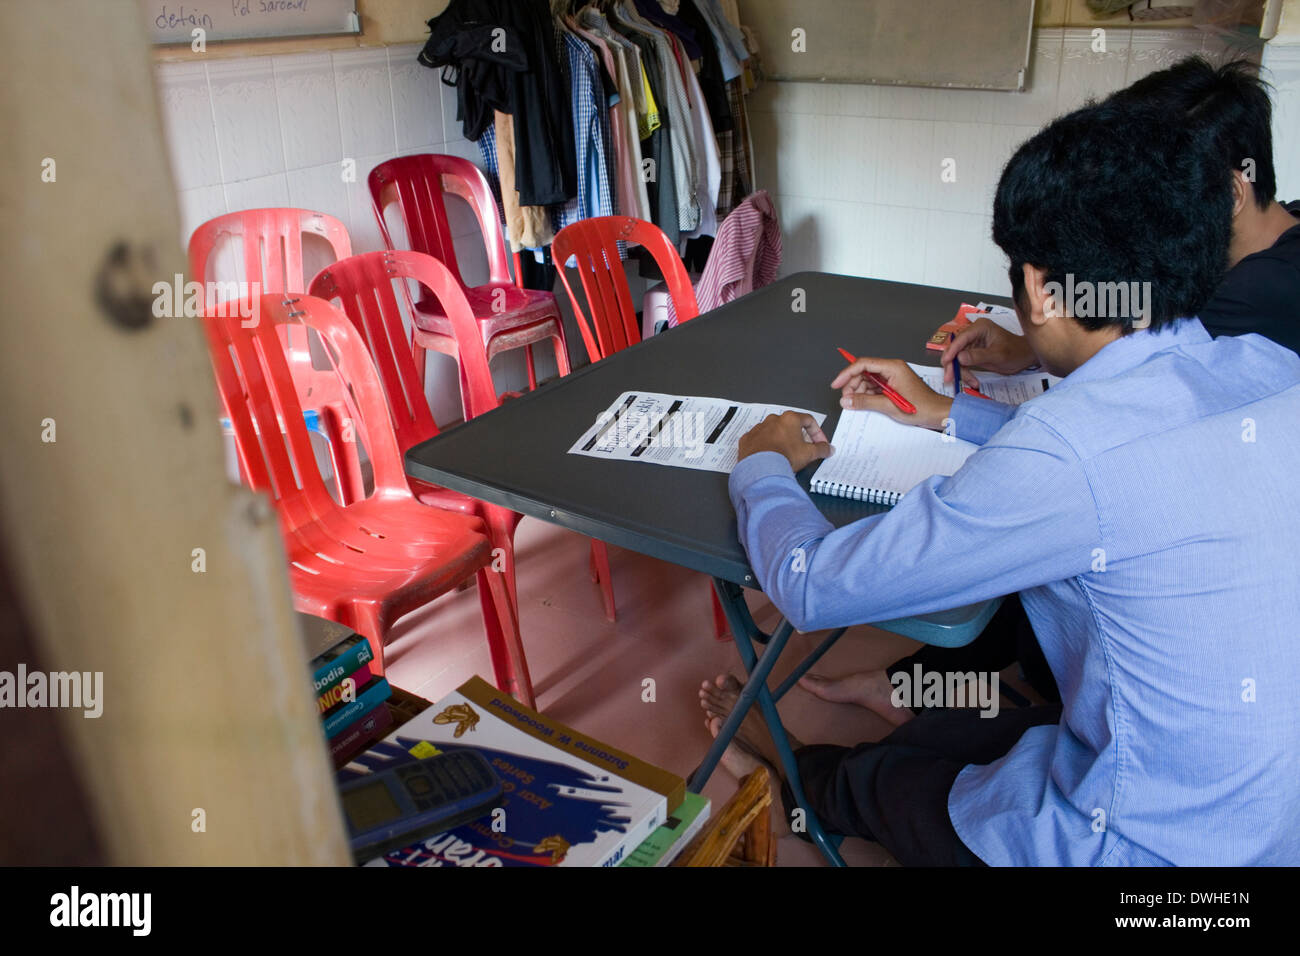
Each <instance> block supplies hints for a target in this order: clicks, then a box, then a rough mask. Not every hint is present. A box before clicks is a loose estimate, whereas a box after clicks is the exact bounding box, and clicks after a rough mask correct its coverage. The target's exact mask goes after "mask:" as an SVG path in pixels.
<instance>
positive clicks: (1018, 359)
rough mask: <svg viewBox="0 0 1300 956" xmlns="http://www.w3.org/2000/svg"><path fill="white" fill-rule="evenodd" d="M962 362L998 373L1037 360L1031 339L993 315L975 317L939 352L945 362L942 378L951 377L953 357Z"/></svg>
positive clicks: (1019, 369)
mask: <svg viewBox="0 0 1300 956" xmlns="http://www.w3.org/2000/svg"><path fill="white" fill-rule="evenodd" d="M954 356H955V357H956V358H957V360H958V361H960V362H961V367H962V371H963V372H964V371H965V370H966V367H967V366H970V367H971V368H985V369H988V370H989V371H990V372H997V373H998V374H999V375H1014V374H1015V373H1016V372H1023V371H1024V370H1025V369H1027V368H1029V366H1031V365H1033V364H1034V363H1035V362H1037V361H1038V357H1037V356H1036V355H1034V351H1033V349H1031V348H1030V347H1029V342H1028V341H1027V340H1026V339H1025V337H1024V336H1023V335H1016V334H1015V333H1014V332H1008V331H1007V330H1006V329H1004V328H1003V327H1002V326H1000V325H998V324H997V323H996V322H994V321H993V320H991V319H976V320H975V321H974V322H972V323H971V324H970V325H968V326H966V328H964V329H962V330H961V331H960V332H958V333H957V334H956V335H955V336H953V340H952V341H951V342H949V343H948V347H947V348H945V349H944V350H943V355H941V356H939V361H940V362H942V363H943V380H944V381H945V382H951V381H952V360H953V357H954Z"/></svg>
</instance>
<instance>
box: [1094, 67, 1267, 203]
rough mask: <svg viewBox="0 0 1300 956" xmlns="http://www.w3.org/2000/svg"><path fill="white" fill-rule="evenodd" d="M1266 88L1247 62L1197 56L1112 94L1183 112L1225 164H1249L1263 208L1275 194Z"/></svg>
mask: <svg viewBox="0 0 1300 956" xmlns="http://www.w3.org/2000/svg"><path fill="white" fill-rule="evenodd" d="M1269 89H1270V86H1269V84H1268V83H1266V82H1265V81H1264V80H1263V79H1261V78H1260V76H1259V73H1258V70H1257V69H1256V67H1255V66H1254V64H1252V63H1250V62H1249V61H1246V60H1233V61H1232V62H1230V63H1225V64H1224V65H1223V66H1220V67H1215V66H1214V65H1213V64H1211V63H1210V62H1209V61H1208V60H1205V59H1204V58H1202V57H1199V56H1190V57H1188V58H1187V59H1185V60H1180V61H1179V62H1178V63H1175V64H1174V65H1173V66H1171V67H1169V69H1167V70H1160V71H1158V72H1156V73H1151V74H1148V75H1147V76H1144V77H1143V78H1142V79H1140V80H1138V81H1137V82H1136V83H1134V84H1133V85H1132V86H1129V87H1127V88H1125V89H1122V90H1120V91H1118V92H1117V93H1113V94H1112V95H1111V99H1113V100H1117V101H1120V102H1124V103H1137V104H1143V105H1147V106H1150V107H1152V108H1153V109H1155V110H1158V111H1161V112H1166V113H1169V114H1172V115H1182V116H1185V117H1186V118H1187V121H1188V123H1189V124H1191V125H1192V126H1193V127H1194V128H1195V129H1197V130H1199V131H1200V133H1201V135H1203V136H1206V137H1208V138H1209V139H1210V140H1211V141H1212V142H1213V143H1214V144H1215V146H1216V148H1217V149H1218V150H1219V152H1220V155H1221V156H1222V159H1223V162H1224V163H1225V164H1226V165H1227V166H1228V167H1229V168H1231V169H1234V170H1236V171H1238V172H1245V171H1246V170H1247V169H1249V168H1250V167H1251V166H1253V176H1254V178H1253V180H1252V181H1251V185H1252V187H1253V192H1254V194H1255V204H1256V205H1257V206H1259V208H1260V209H1261V210H1263V209H1267V208H1268V206H1269V203H1271V202H1272V201H1273V198H1274V196H1276V194H1277V173H1276V172H1275V171H1274V169H1273V130H1272V118H1273V104H1272V102H1271V101H1270V100H1269V93H1268V91H1269ZM1247 161H1249V163H1248V162H1247Z"/></svg>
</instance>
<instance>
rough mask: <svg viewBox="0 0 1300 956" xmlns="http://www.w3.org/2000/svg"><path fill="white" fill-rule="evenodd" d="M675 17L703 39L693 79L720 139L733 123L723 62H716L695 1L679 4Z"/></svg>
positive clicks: (709, 33) (683, 0) (709, 34)
mask: <svg viewBox="0 0 1300 956" xmlns="http://www.w3.org/2000/svg"><path fill="white" fill-rule="evenodd" d="M677 16H679V17H680V18H681V19H682V21H683V22H684V23H686V24H687V25H688V26H690V28H691V29H692V30H694V31H695V33H696V35H697V36H699V37H701V39H702V42H701V43H700V49H701V51H702V52H701V56H700V69H699V72H698V73H697V74H696V79H697V80H699V83H700V89H701V90H703V92H704V100H705V102H706V103H708V104H709V119H711V120H712V121H713V132H714V133H715V134H717V135H719V136H721V135H722V134H723V133H727V132H730V131H731V129H732V126H733V123H732V118H731V104H730V103H729V102H727V80H726V77H724V76H723V75H722V61H721V60H720V59H719V58H718V46H717V43H716V41H715V40H714V38H713V33H712V31H711V30H710V29H709V25H708V22H707V21H706V20H705V19H704V15H703V14H701V13H700V10H699V7H697V6H696V5H695V0H681V6H680V7H679V8H678V10H677ZM719 148H721V144H719Z"/></svg>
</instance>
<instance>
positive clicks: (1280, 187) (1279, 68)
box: [1263, 41, 1300, 201]
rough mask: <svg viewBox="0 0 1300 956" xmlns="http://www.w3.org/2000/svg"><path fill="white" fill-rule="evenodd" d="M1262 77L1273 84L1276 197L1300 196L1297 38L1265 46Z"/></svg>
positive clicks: (1299, 49) (1299, 59)
mask: <svg viewBox="0 0 1300 956" xmlns="http://www.w3.org/2000/svg"><path fill="white" fill-rule="evenodd" d="M1263 66H1264V70H1265V73H1264V75H1265V77H1267V79H1268V80H1269V82H1270V83H1272V84H1273V87H1274V95H1273V165H1274V166H1276V167H1277V197H1278V199H1281V200H1284V201H1286V200H1291V199H1300V41H1291V42H1290V43H1287V44H1281V43H1277V42H1274V43H1270V44H1268V46H1266V47H1265V48H1264V59H1263Z"/></svg>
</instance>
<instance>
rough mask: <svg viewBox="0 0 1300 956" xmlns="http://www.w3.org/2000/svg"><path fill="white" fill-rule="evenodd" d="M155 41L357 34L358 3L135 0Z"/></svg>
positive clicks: (330, 0)
mask: <svg viewBox="0 0 1300 956" xmlns="http://www.w3.org/2000/svg"><path fill="white" fill-rule="evenodd" d="M139 3H140V5H141V7H143V8H144V12H145V17H146V19H147V21H148V24H149V32H150V36H151V38H152V39H153V42H154V43H185V44H189V43H190V42H191V41H192V40H193V39H194V35H193V33H194V30H195V29H202V30H203V31H204V33H205V34H206V36H205V39H206V40H207V41H214V40H255V39H260V38H262V37H303V36H323V35H326V34H333V33H360V32H361V20H360V18H359V17H358V16H357V4H356V0H186V2H181V0H139Z"/></svg>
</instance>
